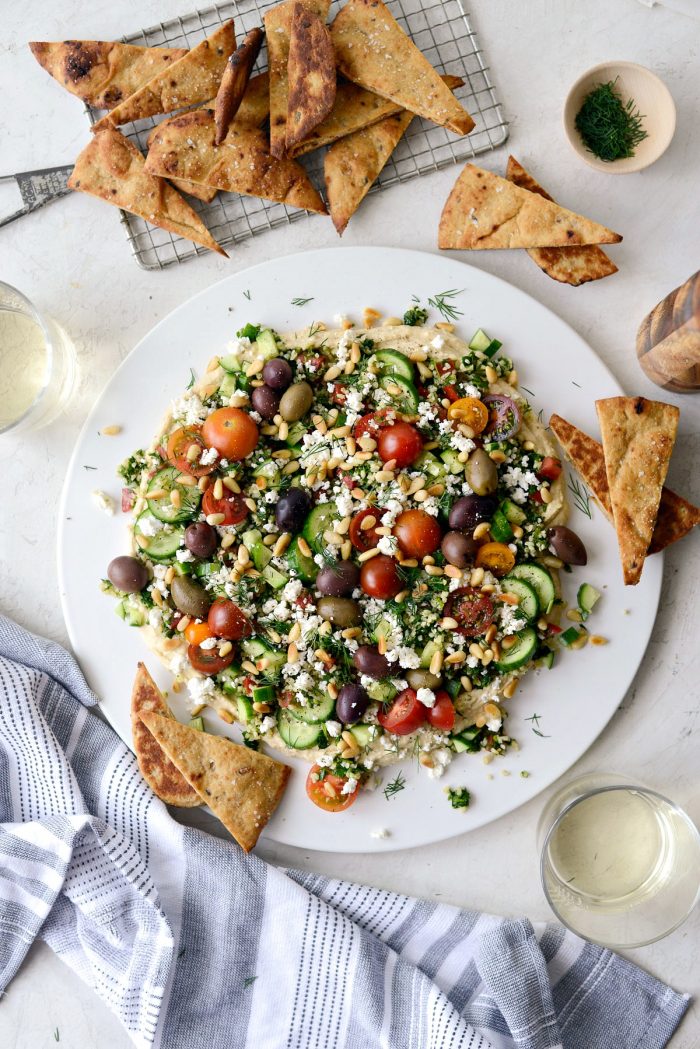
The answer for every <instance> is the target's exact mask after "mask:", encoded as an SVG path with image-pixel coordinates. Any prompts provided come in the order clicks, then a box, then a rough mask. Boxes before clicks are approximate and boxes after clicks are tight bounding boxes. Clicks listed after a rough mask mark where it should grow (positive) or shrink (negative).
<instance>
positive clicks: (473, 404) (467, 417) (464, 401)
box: [447, 397, 489, 433]
mask: <svg viewBox="0 0 700 1049" xmlns="http://www.w3.org/2000/svg"><path fill="white" fill-rule="evenodd" d="M447 418H448V419H454V420H456V421H457V422H460V423H466V425H467V426H468V427H469V428H470V429H472V430H473V431H474V433H481V431H482V430H485V429H486V424H487V423H488V421H489V410H488V408H487V407H486V405H485V404H484V402H483V401H480V400H479V398H478V397H460V399H459V400H458V401H454V402H453V403H452V404H451V405H450V407H449V408H448V409H447Z"/></svg>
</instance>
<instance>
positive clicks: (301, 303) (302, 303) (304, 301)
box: [292, 296, 314, 306]
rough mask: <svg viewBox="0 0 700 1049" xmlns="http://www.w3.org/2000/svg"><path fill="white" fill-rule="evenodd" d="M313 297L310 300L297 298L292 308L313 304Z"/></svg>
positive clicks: (293, 300) (293, 301)
mask: <svg viewBox="0 0 700 1049" xmlns="http://www.w3.org/2000/svg"><path fill="white" fill-rule="evenodd" d="M313 301H314V300H313V296H311V298H310V299H303V298H296V299H292V306H306V304H307V303H308V302H313Z"/></svg>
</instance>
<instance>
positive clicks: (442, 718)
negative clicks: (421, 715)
mask: <svg viewBox="0 0 700 1049" xmlns="http://www.w3.org/2000/svg"><path fill="white" fill-rule="evenodd" d="M455 716H456V715H455V708H454V703H453V702H452V700H451V699H450V696H449V693H448V692H445V691H444V690H443V689H441V690H440V691H439V692H436V693H435V704H434V705H433V706H432V707H428V721H429V722H430V724H431V725H432V726H433V728H439V729H440V731H441V732H451V731H452V729H453V728H454V724H455Z"/></svg>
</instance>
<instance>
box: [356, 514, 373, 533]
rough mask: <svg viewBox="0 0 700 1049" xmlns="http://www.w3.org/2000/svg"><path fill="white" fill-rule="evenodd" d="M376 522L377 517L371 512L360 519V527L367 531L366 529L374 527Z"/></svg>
mask: <svg viewBox="0 0 700 1049" xmlns="http://www.w3.org/2000/svg"><path fill="white" fill-rule="evenodd" d="M376 523H377V518H376V517H375V516H374V515H373V514H370V515H369V516H368V517H364V518H363V519H362V521H361V522H360V529H361V530H362V531H363V532H367V531H369V529H370V528H374V526H375V525H376Z"/></svg>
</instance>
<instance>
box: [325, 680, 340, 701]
mask: <svg viewBox="0 0 700 1049" xmlns="http://www.w3.org/2000/svg"><path fill="white" fill-rule="evenodd" d="M326 692H327V693H328V695H329V696H330V697H331V699H337V698H338V686H337V685H336V683H335V682H334V681H329V682H328V683H327V684H326Z"/></svg>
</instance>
